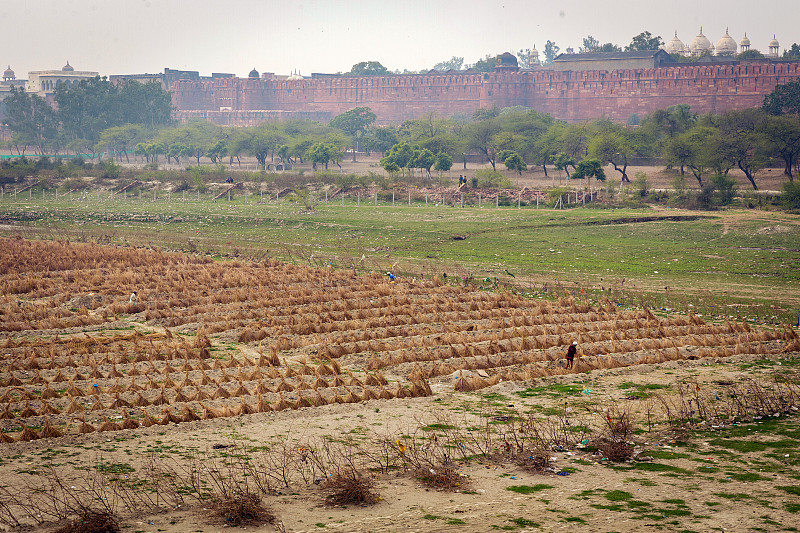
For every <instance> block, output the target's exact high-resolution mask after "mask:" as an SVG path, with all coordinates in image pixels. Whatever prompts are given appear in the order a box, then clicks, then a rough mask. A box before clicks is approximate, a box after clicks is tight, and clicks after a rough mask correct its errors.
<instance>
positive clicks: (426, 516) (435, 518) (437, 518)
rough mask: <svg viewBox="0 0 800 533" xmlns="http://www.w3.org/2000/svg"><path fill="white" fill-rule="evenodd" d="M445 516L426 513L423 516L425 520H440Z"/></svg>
mask: <svg viewBox="0 0 800 533" xmlns="http://www.w3.org/2000/svg"><path fill="white" fill-rule="evenodd" d="M442 518H444V517H443V516H437V515H435V514H426V515H424V516H423V517H422V519H423V520H440V519H442Z"/></svg>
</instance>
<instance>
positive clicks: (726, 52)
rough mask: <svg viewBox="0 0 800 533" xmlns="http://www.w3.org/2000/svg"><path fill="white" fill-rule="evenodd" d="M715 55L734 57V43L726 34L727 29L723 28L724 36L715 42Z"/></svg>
mask: <svg viewBox="0 0 800 533" xmlns="http://www.w3.org/2000/svg"><path fill="white" fill-rule="evenodd" d="M717 55H718V56H733V55H736V41H734V40H733V37H731V36H730V35H729V34H728V28H725V35H723V36H722V38H721V39H720V40H719V41H717Z"/></svg>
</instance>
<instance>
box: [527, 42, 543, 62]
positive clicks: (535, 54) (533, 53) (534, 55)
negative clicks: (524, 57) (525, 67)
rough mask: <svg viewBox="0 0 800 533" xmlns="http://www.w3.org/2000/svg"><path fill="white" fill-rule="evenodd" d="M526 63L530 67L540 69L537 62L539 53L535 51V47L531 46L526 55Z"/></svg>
mask: <svg viewBox="0 0 800 533" xmlns="http://www.w3.org/2000/svg"><path fill="white" fill-rule="evenodd" d="M528 61H529V63H530V66H531V67H540V66H541V65H542V64H541V63H540V62H539V51H538V50H537V49H536V45H535V44H534V45H533V48H531V51H530V53H529V54H528Z"/></svg>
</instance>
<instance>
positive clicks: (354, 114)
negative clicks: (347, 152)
mask: <svg viewBox="0 0 800 533" xmlns="http://www.w3.org/2000/svg"><path fill="white" fill-rule="evenodd" d="M376 118H377V117H376V116H375V113H373V112H372V110H371V109H370V108H368V107H355V108H353V109H350V110H349V111H345V112H344V113H342V114H341V115H337V116H335V117H333V119H331V127H333V128H338V129H340V130H342V131H344V132H345V133H347V134H348V135H350V136H351V137H352V139H353V162H355V160H356V151H357V150H358V141H359V140H360V139H361V137H362V136H363V135H364V134H365V133H366V132H367V130H368V129H369V127H370V126H371V125H372V124H373V123H374V122H375V119H376Z"/></svg>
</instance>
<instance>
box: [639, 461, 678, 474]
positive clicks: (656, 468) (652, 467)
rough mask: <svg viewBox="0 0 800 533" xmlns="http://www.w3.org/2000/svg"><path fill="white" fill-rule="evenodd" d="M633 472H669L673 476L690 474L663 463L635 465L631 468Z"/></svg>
mask: <svg viewBox="0 0 800 533" xmlns="http://www.w3.org/2000/svg"><path fill="white" fill-rule="evenodd" d="M633 468H634V469H635V470H643V471H645V472H669V473H673V474H687V475H688V474H691V472H690V471H689V470H686V469H685V468H680V467H677V466H672V465H665V464H663V463H636V465H634V467H633Z"/></svg>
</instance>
